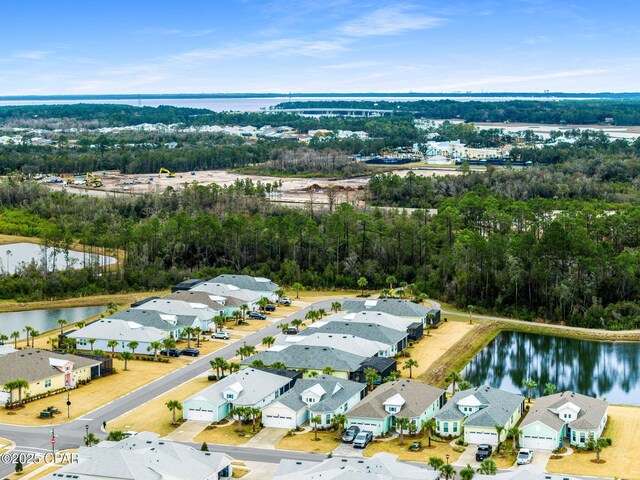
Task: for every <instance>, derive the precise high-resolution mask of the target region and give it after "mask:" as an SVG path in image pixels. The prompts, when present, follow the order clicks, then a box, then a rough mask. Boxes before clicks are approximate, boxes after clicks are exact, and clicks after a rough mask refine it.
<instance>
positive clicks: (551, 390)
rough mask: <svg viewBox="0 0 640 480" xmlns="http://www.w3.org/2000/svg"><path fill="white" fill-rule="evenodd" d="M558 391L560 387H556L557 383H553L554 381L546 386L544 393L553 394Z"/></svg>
mask: <svg viewBox="0 0 640 480" xmlns="http://www.w3.org/2000/svg"><path fill="white" fill-rule="evenodd" d="M557 391H558V387H556V386H555V384H553V383H547V384H546V385H545V386H544V394H545V395H553V394H554V393H556V392H557Z"/></svg>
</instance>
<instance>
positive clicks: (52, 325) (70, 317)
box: [0, 306, 106, 343]
mask: <svg viewBox="0 0 640 480" xmlns="http://www.w3.org/2000/svg"><path fill="white" fill-rule="evenodd" d="M105 310H106V307H104V306H96V307H71V308H56V309H50V310H28V311H24V312H7V313H0V334H3V335H6V336H9V335H11V333H12V332H20V338H25V337H26V333H25V332H24V331H23V329H24V327H26V326H27V325H28V326H30V327H32V328H35V329H36V330H38V331H39V332H40V333H44V332H48V331H49V330H55V329H57V328H60V326H59V325H58V319H59V318H64V319H65V320H66V321H67V322H69V323H75V322H79V321H80V320H84V319H85V318H89V317H93V316H94V315H99V314H101V313H103V312H104V311H105ZM7 343H10V342H7Z"/></svg>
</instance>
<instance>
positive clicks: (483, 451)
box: [476, 443, 493, 462]
mask: <svg viewBox="0 0 640 480" xmlns="http://www.w3.org/2000/svg"><path fill="white" fill-rule="evenodd" d="M492 453H493V447H491V445H487V444H485V443H483V444H481V445H478V450H476V461H478V462H481V461H482V460H485V459H487V458H489V457H490V456H491V454H492Z"/></svg>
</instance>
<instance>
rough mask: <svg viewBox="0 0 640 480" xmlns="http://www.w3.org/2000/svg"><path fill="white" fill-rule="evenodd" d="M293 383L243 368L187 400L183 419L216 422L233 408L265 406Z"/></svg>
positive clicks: (292, 380)
mask: <svg viewBox="0 0 640 480" xmlns="http://www.w3.org/2000/svg"><path fill="white" fill-rule="evenodd" d="M294 383H295V379H293V378H290V377H285V376H282V375H277V374H275V373H271V372H267V371H264V370H259V369H255V368H246V369H244V370H240V371H238V372H235V373H232V374H231V375H229V376H227V377H225V378H223V379H222V380H220V381H219V382H217V383H215V384H213V385H211V386H210V387H208V388H205V389H204V390H202V391H201V392H198V393H196V394H195V395H192V396H191V397H189V398H188V399H186V400H185V401H184V402H183V412H184V413H183V416H184V418H185V419H187V420H198V421H203V422H217V421H220V420H222V419H224V418H226V417H227V416H228V415H229V411H230V410H231V409H232V408H233V407H234V406H240V407H257V408H263V407H265V406H266V405H268V404H269V403H271V402H273V401H274V400H275V399H277V398H278V397H280V395H283V394H284V393H285V392H287V391H288V390H289V389H290V388H291V387H292V386H293V384H294Z"/></svg>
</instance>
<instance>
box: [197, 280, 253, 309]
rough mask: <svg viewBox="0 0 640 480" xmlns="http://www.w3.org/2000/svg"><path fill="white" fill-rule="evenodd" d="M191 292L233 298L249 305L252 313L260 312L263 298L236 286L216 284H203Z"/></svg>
mask: <svg viewBox="0 0 640 480" xmlns="http://www.w3.org/2000/svg"><path fill="white" fill-rule="evenodd" d="M190 291H192V292H206V293H210V294H211V295H215V296H217V297H224V298H229V297H233V298H236V299H238V300H240V301H241V302H242V304H244V305H247V306H248V307H249V310H251V311H254V310H258V309H259V308H260V305H258V302H260V299H261V298H262V297H261V296H260V294H259V293H257V292H254V291H251V290H245V289H242V288H238V287H236V286H234V285H227V284H224V283H214V282H203V283H201V284H199V285H196V286H195V287H193V288H192V289H191V290H190ZM242 304H241V305H242Z"/></svg>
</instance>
